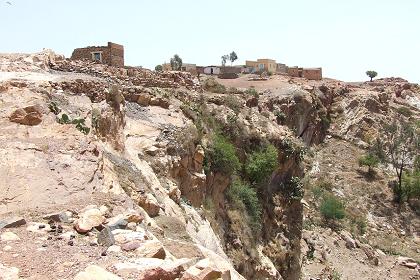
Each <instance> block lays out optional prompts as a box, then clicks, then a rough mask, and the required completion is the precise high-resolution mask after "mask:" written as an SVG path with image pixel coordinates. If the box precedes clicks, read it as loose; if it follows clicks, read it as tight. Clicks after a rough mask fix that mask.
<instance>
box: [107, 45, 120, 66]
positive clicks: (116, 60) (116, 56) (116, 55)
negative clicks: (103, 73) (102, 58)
mask: <svg viewBox="0 0 420 280" xmlns="http://www.w3.org/2000/svg"><path fill="white" fill-rule="evenodd" d="M108 49H109V52H110V54H109V56H110V65H112V66H118V67H124V46H123V45H119V44H115V43H112V42H108Z"/></svg>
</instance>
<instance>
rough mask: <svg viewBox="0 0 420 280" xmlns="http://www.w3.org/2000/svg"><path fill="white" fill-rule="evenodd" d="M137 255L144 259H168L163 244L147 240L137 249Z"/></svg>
mask: <svg viewBox="0 0 420 280" xmlns="http://www.w3.org/2000/svg"><path fill="white" fill-rule="evenodd" d="M135 253H136V255H137V256H139V257H142V258H157V259H162V260H163V259H165V257H166V252H165V249H164V248H163V245H162V243H161V242H160V241H156V240H147V241H146V242H145V243H143V244H141V246H140V247H138V248H137V249H136V251H135Z"/></svg>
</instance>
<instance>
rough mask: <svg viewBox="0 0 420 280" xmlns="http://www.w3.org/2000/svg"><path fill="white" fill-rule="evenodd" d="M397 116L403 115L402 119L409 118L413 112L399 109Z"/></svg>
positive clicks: (403, 108) (407, 109)
mask: <svg viewBox="0 0 420 280" xmlns="http://www.w3.org/2000/svg"><path fill="white" fill-rule="evenodd" d="M397 112H398V114H400V115H403V116H404V117H407V118H410V117H411V116H412V115H413V112H412V111H411V110H410V109H409V108H407V107H403V106H402V107H399V108H398V109H397Z"/></svg>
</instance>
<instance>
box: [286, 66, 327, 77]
mask: <svg viewBox="0 0 420 280" xmlns="http://www.w3.org/2000/svg"><path fill="white" fill-rule="evenodd" d="M287 74H288V75H289V76H291V77H300V78H305V79H308V80H322V68H321V67H319V68H302V67H298V66H294V67H289V68H288V70H287Z"/></svg>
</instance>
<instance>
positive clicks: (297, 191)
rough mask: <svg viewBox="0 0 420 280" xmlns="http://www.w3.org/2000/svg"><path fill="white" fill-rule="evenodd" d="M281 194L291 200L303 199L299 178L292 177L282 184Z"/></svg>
mask: <svg viewBox="0 0 420 280" xmlns="http://www.w3.org/2000/svg"><path fill="white" fill-rule="evenodd" d="M282 187H283V194H284V195H285V196H286V197H287V198H289V199H292V200H299V199H302V198H303V195H304V189H303V183H302V180H301V179H300V178H299V177H292V178H290V179H289V180H288V181H286V182H285V183H283V184H282Z"/></svg>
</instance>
